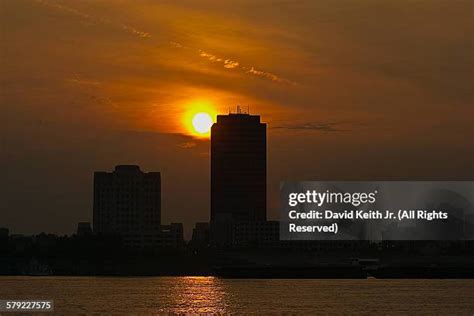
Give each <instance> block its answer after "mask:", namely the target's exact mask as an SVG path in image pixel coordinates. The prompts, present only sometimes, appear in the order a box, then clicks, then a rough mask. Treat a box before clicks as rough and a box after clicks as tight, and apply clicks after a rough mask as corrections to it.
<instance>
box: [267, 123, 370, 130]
mask: <svg viewBox="0 0 474 316" xmlns="http://www.w3.org/2000/svg"><path fill="white" fill-rule="evenodd" d="M365 125H366V124H365V123H363V122H330V121H329V122H302V123H295V124H285V125H280V126H275V127H273V128H275V129H289V130H305V131H321V132H349V131H352V130H354V129H357V127H361V126H365Z"/></svg>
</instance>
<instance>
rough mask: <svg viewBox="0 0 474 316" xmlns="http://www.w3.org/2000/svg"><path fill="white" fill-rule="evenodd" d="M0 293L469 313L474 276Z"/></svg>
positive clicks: (96, 302)
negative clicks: (473, 277)
mask: <svg viewBox="0 0 474 316" xmlns="http://www.w3.org/2000/svg"><path fill="white" fill-rule="evenodd" d="M0 299H53V300H54V303H55V311H56V312H59V313H62V314H91V313H98V314H110V313H113V314H129V315H130V314H145V315H146V314H153V313H160V312H161V313H163V312H176V313H244V314H247V313H250V312H254V313H255V312H258V313H285V312H286V313H312V314H314V313H338V314H339V313H346V314H354V313H364V314H367V313H369V314H380V313H383V314H407V313H410V314H450V315H451V314H466V315H474V280H376V279H368V280H255V279H253V280H236V279H232V280H231V279H219V278H215V277H144V278H111V277H0ZM35 315H37V314H35Z"/></svg>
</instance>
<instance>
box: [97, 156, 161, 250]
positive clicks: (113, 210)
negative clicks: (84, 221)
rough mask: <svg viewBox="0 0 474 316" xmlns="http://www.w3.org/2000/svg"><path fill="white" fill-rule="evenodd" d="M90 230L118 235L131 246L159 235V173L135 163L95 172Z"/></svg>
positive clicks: (137, 245)
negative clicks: (143, 168) (141, 168)
mask: <svg viewBox="0 0 474 316" xmlns="http://www.w3.org/2000/svg"><path fill="white" fill-rule="evenodd" d="M93 229H94V233H97V234H114V235H120V236H121V237H122V238H123V240H124V241H125V243H126V244H128V245H130V246H133V247H143V246H145V244H148V241H149V239H150V238H151V239H153V238H155V239H156V238H158V239H159V238H161V236H162V229H161V178H160V173H159V172H148V173H145V172H142V171H141V170H140V167H139V166H135V165H119V166H116V167H115V170H114V171H113V172H95V173H94V210H93ZM150 243H151V244H153V242H152V241H150Z"/></svg>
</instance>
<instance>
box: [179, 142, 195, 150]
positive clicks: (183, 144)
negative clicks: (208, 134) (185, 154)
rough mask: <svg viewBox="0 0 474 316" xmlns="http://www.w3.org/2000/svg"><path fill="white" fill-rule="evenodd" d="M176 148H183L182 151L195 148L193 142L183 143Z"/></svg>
mask: <svg viewBox="0 0 474 316" xmlns="http://www.w3.org/2000/svg"><path fill="white" fill-rule="evenodd" d="M178 147H180V148H183V149H189V148H194V147H196V143H193V142H185V143H181V144H179V145H178Z"/></svg>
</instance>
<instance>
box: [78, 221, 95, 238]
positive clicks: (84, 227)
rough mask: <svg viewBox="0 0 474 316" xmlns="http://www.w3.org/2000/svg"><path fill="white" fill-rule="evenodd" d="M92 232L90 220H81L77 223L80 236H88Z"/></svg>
mask: <svg viewBox="0 0 474 316" xmlns="http://www.w3.org/2000/svg"><path fill="white" fill-rule="evenodd" d="M91 234H92V228H91V223H89V222H79V223H77V235H78V236H88V235H91Z"/></svg>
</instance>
